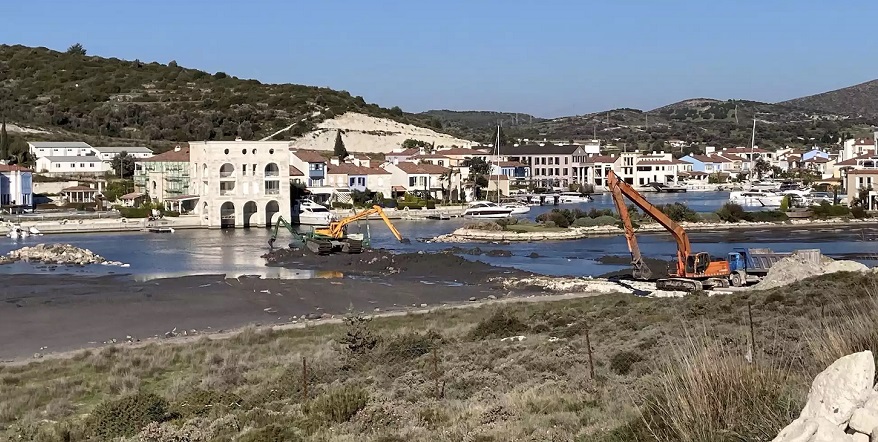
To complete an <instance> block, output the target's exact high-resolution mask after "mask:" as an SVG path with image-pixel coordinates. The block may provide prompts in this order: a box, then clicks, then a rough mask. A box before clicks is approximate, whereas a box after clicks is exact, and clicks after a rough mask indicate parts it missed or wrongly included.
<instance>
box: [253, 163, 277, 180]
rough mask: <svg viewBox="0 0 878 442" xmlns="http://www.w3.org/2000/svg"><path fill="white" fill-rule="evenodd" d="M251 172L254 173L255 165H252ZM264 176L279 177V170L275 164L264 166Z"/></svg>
mask: <svg viewBox="0 0 878 442" xmlns="http://www.w3.org/2000/svg"><path fill="white" fill-rule="evenodd" d="M253 171H254V172H255V171H256V165H255V164H254V165H253ZM265 176H267V177H269V176H280V169H279V168H278V167H277V164H275V163H268V164H266V165H265Z"/></svg>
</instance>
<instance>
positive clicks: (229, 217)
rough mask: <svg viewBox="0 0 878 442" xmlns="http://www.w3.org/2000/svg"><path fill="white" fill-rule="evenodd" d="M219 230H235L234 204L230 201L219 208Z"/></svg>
mask: <svg viewBox="0 0 878 442" xmlns="http://www.w3.org/2000/svg"><path fill="white" fill-rule="evenodd" d="M220 228H223V229H226V228H235V204H234V203H232V202H231V201H226V202H224V203H223V205H222V206H221V207H220Z"/></svg>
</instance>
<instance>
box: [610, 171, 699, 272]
mask: <svg viewBox="0 0 878 442" xmlns="http://www.w3.org/2000/svg"><path fill="white" fill-rule="evenodd" d="M607 187H608V188H609V189H610V192H611V193H612V195H613V202H614V203H615V205H616V210H618V211H619V217H620V218H621V219H622V224H624V226H625V239H626V240H627V241H628V249H629V250H630V251H631V264H632V265H633V266H634V277H635V278H638V279H649V278H651V276H652V271H651V270H650V269H649V267H648V266H647V265H646V263H645V262H644V261H643V257H642V256H641V254H640V247H639V246H638V244H637V237H636V235H635V234H634V226H633V225H632V224H631V216H630V215H629V214H628V207H627V206H626V205H625V199H624V198H625V197H627V198H628V199H629V200H630V201H631V202H632V203H634V205H635V206H637V207H638V208H640V210H642V211H643V213H645V214H647V215H649V217H650V218H652V219H654V220H655V221H656V222H657V223H659V224H660V225H661V226H662V227H664V228H665V230H667V231H668V232H670V233H671V236H673V237H674V241H676V243H677V274H678V275H685V274H686V259H687V258H688V257H689V254H690V253H691V251H692V247H691V245H690V243H689V236H688V235H687V234H686V230H684V229H683V227H681V226H680V225H679V224H677V223H676V222H674V220H672V219H671V218H669V217H668V216H667V215H665V214H664V212H662V211H661V210H659V209H658V207H656V206H654V205H652V203H650V202H649V201H647V200H646V198H644V197H643V195H641V194H640V192H638V191H637V190H635V189H634V188H633V187H631V185H629V184H628V183H626V182H624V181H622V180H620V179H619V177H617V176H616V173H615V172H613V171H612V170H611V171H609V172H608V173H607Z"/></svg>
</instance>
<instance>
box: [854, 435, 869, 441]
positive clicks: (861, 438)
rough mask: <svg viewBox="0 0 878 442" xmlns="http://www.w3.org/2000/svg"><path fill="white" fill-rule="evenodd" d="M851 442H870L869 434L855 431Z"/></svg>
mask: <svg viewBox="0 0 878 442" xmlns="http://www.w3.org/2000/svg"><path fill="white" fill-rule="evenodd" d="M850 440H851V442H869V435H867V434H863V433H854V434H852V435H851V436H850Z"/></svg>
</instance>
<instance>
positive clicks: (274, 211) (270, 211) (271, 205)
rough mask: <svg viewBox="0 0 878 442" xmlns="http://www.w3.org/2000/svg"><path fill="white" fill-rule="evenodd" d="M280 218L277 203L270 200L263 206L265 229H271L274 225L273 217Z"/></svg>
mask: <svg viewBox="0 0 878 442" xmlns="http://www.w3.org/2000/svg"><path fill="white" fill-rule="evenodd" d="M279 216H280V206H279V205H278V204H277V201H275V200H271V201H269V202H268V204H266V205H265V227H271V226H273V225H274V224H275V217H279Z"/></svg>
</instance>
